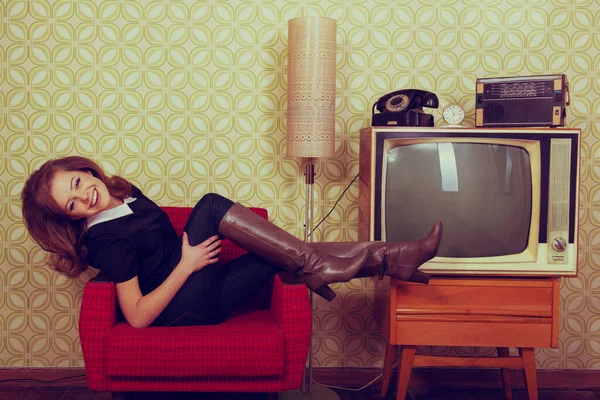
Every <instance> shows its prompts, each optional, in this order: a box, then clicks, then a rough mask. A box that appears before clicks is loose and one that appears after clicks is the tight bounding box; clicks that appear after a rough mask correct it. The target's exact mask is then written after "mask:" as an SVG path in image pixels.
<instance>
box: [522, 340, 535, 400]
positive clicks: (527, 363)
mask: <svg viewBox="0 0 600 400" xmlns="http://www.w3.org/2000/svg"><path fill="white" fill-rule="evenodd" d="M519 354H520V355H521V358H522V359H523V374H524V375H525V388H526V389H527V396H528V397H529V400H538V389H537V376H536V369H535V353H534V349H533V348H531V347H523V348H519Z"/></svg>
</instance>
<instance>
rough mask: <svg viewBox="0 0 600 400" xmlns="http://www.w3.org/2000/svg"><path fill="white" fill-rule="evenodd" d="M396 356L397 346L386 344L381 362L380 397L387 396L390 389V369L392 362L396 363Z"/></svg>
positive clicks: (392, 365)
mask: <svg viewBox="0 0 600 400" xmlns="http://www.w3.org/2000/svg"><path fill="white" fill-rule="evenodd" d="M396 354H398V348H397V346H394V345H392V344H389V343H388V345H387V347H386V349H385V359H384V361H383V378H382V380H381V397H385V396H386V395H387V391H388V388H389V387H390V378H391V377H392V368H393V367H394V361H396Z"/></svg>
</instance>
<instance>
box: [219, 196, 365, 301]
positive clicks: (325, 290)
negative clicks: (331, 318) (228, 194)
mask: <svg viewBox="0 0 600 400" xmlns="http://www.w3.org/2000/svg"><path fill="white" fill-rule="evenodd" d="M219 233H220V234H222V235H223V236H225V237H226V238H228V239H230V240H231V241H232V242H234V243H236V244H237V245H238V246H240V247H242V248H244V249H246V250H248V251H250V252H252V253H254V254H256V255H257V256H259V257H262V258H264V259H265V260H266V261H268V262H270V263H271V264H273V265H277V266H279V267H281V268H284V269H286V270H288V271H291V272H294V273H296V274H297V275H298V276H299V277H300V278H302V280H303V281H304V283H305V284H306V286H308V287H309V288H310V289H311V290H313V291H314V292H315V293H317V294H319V295H321V296H323V297H325V298H326V299H327V300H329V301H331V300H333V298H334V297H335V292H334V291H333V290H331V289H330V288H329V287H327V284H329V283H337V282H348V281H349V280H350V279H352V278H353V277H354V275H356V273H357V272H358V271H359V270H360V269H361V268H362V267H363V264H364V263H365V260H366V259H367V257H368V256H369V250H367V249H363V250H361V251H357V252H354V253H353V255H352V256H350V257H344V258H340V257H336V256H332V255H329V254H327V252H326V251H320V250H317V249H316V248H313V247H310V246H309V245H308V244H307V243H305V242H303V241H302V240H300V239H298V238H296V237H295V236H293V235H291V234H289V233H287V232H286V231H284V230H283V229H281V228H279V227H277V226H275V225H273V224H272V223H270V222H269V221H267V220H266V219H264V218H262V217H260V216H258V215H257V214H256V213H254V212H252V211H251V210H249V209H247V208H246V207H244V206H243V205H241V204H239V203H235V204H234V205H233V206H232V207H231V208H230V209H229V210H227V213H225V216H224V217H223V219H222V220H221V222H220V224H219Z"/></svg>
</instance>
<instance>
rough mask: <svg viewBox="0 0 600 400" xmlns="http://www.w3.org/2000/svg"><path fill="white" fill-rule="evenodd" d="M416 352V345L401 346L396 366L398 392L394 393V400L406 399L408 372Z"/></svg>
mask: <svg viewBox="0 0 600 400" xmlns="http://www.w3.org/2000/svg"><path fill="white" fill-rule="evenodd" d="M416 352H417V346H402V350H401V353H400V366H399V367H398V393H396V400H404V399H406V392H408V381H409V380H410V373H411V370H412V365H413V361H414V359H415V353H416Z"/></svg>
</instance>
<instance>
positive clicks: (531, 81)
mask: <svg viewBox="0 0 600 400" xmlns="http://www.w3.org/2000/svg"><path fill="white" fill-rule="evenodd" d="M568 85H569V84H568V81H567V76H566V75H564V74H560V75H536V76H519V77H505V78H480V79H477V82H476V88H477V89H476V90H477V93H476V99H475V126H482V127H502V126H523V127H528V126H564V125H565V117H566V106H568V105H569V86H568Z"/></svg>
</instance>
